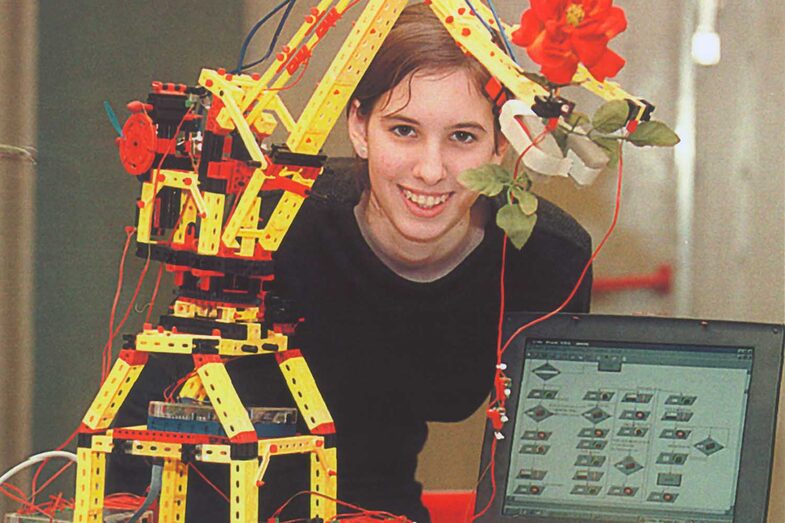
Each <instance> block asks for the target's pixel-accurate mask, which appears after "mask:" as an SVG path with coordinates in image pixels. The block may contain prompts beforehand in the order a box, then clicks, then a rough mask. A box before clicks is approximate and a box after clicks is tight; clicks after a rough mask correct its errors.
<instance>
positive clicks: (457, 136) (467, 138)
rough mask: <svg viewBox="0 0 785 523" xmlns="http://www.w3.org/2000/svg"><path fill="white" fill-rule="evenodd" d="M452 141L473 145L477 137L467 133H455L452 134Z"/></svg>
mask: <svg viewBox="0 0 785 523" xmlns="http://www.w3.org/2000/svg"><path fill="white" fill-rule="evenodd" d="M452 139H453V140H455V141H456V142H460V143H472V142H475V141H477V137H476V136H474V135H473V134H472V133H470V132H467V131H455V132H454V133H453V134H452Z"/></svg>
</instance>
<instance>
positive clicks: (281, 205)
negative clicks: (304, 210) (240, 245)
mask: <svg viewBox="0 0 785 523" xmlns="http://www.w3.org/2000/svg"><path fill="white" fill-rule="evenodd" d="M304 201H305V198H303V197H302V196H300V195H299V194H294V193H291V192H288V191H287V192H285V193H283V196H281V199H280V200H278V205H276V206H275V209H274V210H273V213H272V214H271V215H270V220H269V221H268V222H267V225H265V227H264V229H262V230H261V231H260V236H261V237H260V238H259V243H261V245H262V247H263V248H264V249H265V250H268V251H277V250H278V246H279V245H281V242H282V241H283V238H284V236H285V235H286V231H288V230H289V226H291V224H292V221H293V220H294V217H295V216H297V211H299V210H300V207H302V205H303V202H304ZM245 232H246V231H243V233H244V234H245Z"/></svg>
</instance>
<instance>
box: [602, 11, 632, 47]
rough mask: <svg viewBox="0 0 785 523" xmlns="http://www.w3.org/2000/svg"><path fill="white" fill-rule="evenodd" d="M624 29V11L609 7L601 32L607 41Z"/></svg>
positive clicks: (625, 22)
mask: <svg viewBox="0 0 785 523" xmlns="http://www.w3.org/2000/svg"><path fill="white" fill-rule="evenodd" d="M625 29H627V17H626V16H625V14H624V9H622V8H620V7H611V8H610V9H609V10H608V14H607V16H606V17H605V20H604V21H603V23H602V32H603V33H605V36H606V37H607V38H608V39H611V38H613V37H614V36H616V35H617V34H619V33H621V32H622V31H624V30H625Z"/></svg>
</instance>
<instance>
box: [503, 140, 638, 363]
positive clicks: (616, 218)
mask: <svg viewBox="0 0 785 523" xmlns="http://www.w3.org/2000/svg"><path fill="white" fill-rule="evenodd" d="M622 169H623V160H622V154H621V141H620V142H619V166H618V176H617V181H616V204H615V208H614V210H613V219H612V220H611V224H610V226H609V227H608V230H607V231H606V233H605V236H603V238H602V241H600V243H599V245H597V248H596V249H595V250H594V252H593V253H592V255H591V258H589V261H588V262H586V265H585V266H584V268H583V271H582V272H581V275H580V277H579V278H578V282H577V283H576V284H575V286H574V287H573V289H572V292H570V295H569V296H567V299H565V300H564V302H562V304H561V305H559V307H557V308H556V309H555V310H553V311H551V312H549V313H548V314H546V315H545V316H542V317H540V318H537V319H535V320H532V321H531V322H529V323H527V324H526V325H524V326H522V327H520V328H519V329H518V330H516V331H515V332H514V333H513V334H512V335H511V336H510V337H509V339H508V340H507V342H506V343H505V344H504V346H503V347H502V353H504V351H505V350H507V348H508V347H509V346H510V343H512V341H513V340H514V339H515V338H516V337H517V336H518V335H519V334H520V333H522V332H523V331H525V330H526V329H528V328H529V327H531V326H533V325H536V324H538V323H540V322H543V321H545V320H547V319H548V318H551V317H553V316H554V315H556V314H558V313H559V312H561V311H562V310H564V308H565V307H566V306H567V305H568V304H569V303H570V301H571V300H572V299H573V298H574V297H575V294H577V292H578V289H579V288H580V286H581V284H582V283H583V280H584V278H585V277H586V274H587V273H588V272H589V268H590V267H591V266H592V264H593V263H594V260H595V259H596V258H597V255H599V254H600V251H601V250H602V248H603V247H604V246H605V243H606V242H607V241H608V238H610V236H611V234H612V233H613V231H614V229H616V224H617V223H618V221H619V211H620V209H621V185H622Z"/></svg>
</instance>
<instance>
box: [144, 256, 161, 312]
mask: <svg viewBox="0 0 785 523" xmlns="http://www.w3.org/2000/svg"><path fill="white" fill-rule="evenodd" d="M163 273H164V264H163V262H161V263H160V264H159V265H158V275H157V276H156V277H155V287H153V294H152V296H150V301H149V302H148V303H147V314H146V315H145V317H144V322H145V323H150V316H152V315H153V306H154V305H155V299H156V297H158V288H159V287H160V286H161V276H163Z"/></svg>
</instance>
